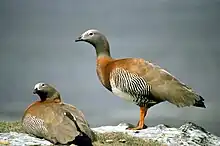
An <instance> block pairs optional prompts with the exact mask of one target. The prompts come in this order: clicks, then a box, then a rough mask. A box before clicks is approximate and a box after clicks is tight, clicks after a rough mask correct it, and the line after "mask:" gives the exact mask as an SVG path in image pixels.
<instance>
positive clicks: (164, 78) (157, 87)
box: [144, 62, 204, 107]
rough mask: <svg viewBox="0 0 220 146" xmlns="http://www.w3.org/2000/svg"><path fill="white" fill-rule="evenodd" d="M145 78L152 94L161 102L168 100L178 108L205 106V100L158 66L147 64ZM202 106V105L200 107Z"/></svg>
mask: <svg viewBox="0 0 220 146" xmlns="http://www.w3.org/2000/svg"><path fill="white" fill-rule="evenodd" d="M145 65H146V68H147V69H148V72H146V74H145V76H144V78H145V79H146V80H148V83H149V85H151V87H152V90H151V93H152V94H153V95H154V97H155V98H157V99H159V100H167V101H169V102H171V103H173V104H175V105H177V106H178V107H184V106H190V105H197V104H198V106H203V104H204V103H203V100H204V99H203V98H202V97H201V96H200V95H198V94H197V93H196V92H195V91H193V89H192V88H190V87H188V86H187V85H185V84H184V83H182V82H181V81H179V80H178V79H177V78H175V77H174V76H173V75H171V74H170V73H169V72H167V71H166V70H164V69H162V68H161V67H159V66H158V65H154V64H152V63H149V62H146V64H145ZM200 104H201V105H200Z"/></svg>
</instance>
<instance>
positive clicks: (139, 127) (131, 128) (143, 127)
mask: <svg viewBox="0 0 220 146" xmlns="http://www.w3.org/2000/svg"><path fill="white" fill-rule="evenodd" d="M146 128H147V126H146V125H145V124H143V126H142V125H140V124H139V122H138V124H137V126H136V127H128V128H126V129H127V130H141V129H146Z"/></svg>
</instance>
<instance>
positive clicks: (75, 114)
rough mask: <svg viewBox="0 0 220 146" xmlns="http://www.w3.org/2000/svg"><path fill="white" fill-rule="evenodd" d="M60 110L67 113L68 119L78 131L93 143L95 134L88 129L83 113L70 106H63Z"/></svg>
mask: <svg viewBox="0 0 220 146" xmlns="http://www.w3.org/2000/svg"><path fill="white" fill-rule="evenodd" d="M62 108H63V109H64V110H65V111H67V113H68V117H69V118H70V119H72V121H74V123H75V124H76V127H77V129H78V131H80V132H81V133H82V132H83V133H84V134H86V135H87V136H88V137H89V138H90V139H91V140H92V141H95V139H96V138H95V133H94V132H93V131H92V130H91V128H90V127H89V124H88V122H87V120H86V119H85V116H84V115H83V113H82V112H81V111H80V110H78V109H77V108H76V107H74V106H72V105H70V104H63V106H62Z"/></svg>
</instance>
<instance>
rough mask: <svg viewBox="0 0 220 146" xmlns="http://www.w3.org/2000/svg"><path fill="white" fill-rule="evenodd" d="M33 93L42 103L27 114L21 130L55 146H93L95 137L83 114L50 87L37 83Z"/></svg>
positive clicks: (37, 102)
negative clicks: (69, 145) (63, 100)
mask: <svg viewBox="0 0 220 146" xmlns="http://www.w3.org/2000/svg"><path fill="white" fill-rule="evenodd" d="M33 92H34V94H38V96H39V97H40V100H39V101H36V102H34V103H33V104H31V105H30V106H29V107H28V108H27V109H26V111H25V112H24V115H23V118H22V126H23V129H24V130H25V132H26V133H28V134H32V135H35V136H37V137H40V138H45V139H47V140H49V141H51V142H52V143H53V144H70V143H75V144H77V145H92V141H94V140H95V135H94V133H93V131H92V130H91V129H90V128H89V125H88V123H87V121H86V120H85V117H84V115H83V113H82V112H81V111H80V110H78V109H77V108H76V107H74V106H72V105H70V104H65V103H63V102H62V101H61V97H60V93H59V92H58V91H57V90H56V89H55V88H54V87H52V86H51V85H49V84H46V83H38V84H36V85H35V87H34V91H33Z"/></svg>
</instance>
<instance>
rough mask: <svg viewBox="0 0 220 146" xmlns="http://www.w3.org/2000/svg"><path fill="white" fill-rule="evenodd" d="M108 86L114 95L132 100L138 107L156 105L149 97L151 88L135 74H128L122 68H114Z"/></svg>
mask: <svg viewBox="0 0 220 146" xmlns="http://www.w3.org/2000/svg"><path fill="white" fill-rule="evenodd" d="M110 84H111V88H112V92H113V93H114V94H116V95H118V96H120V97H122V98H125V99H127V100H132V102H135V103H136V104H138V105H140V106H143V104H148V105H149V104H156V102H155V101H154V100H153V97H151V93H150V91H151V86H150V85H148V83H147V82H146V80H145V79H144V78H142V77H140V76H138V75H137V74H134V73H130V72H129V71H127V70H125V69H123V68H116V69H114V70H113V71H112V72H111V74H110ZM119 92H120V93H119ZM123 93H124V94H123ZM125 96H127V97H125Z"/></svg>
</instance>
